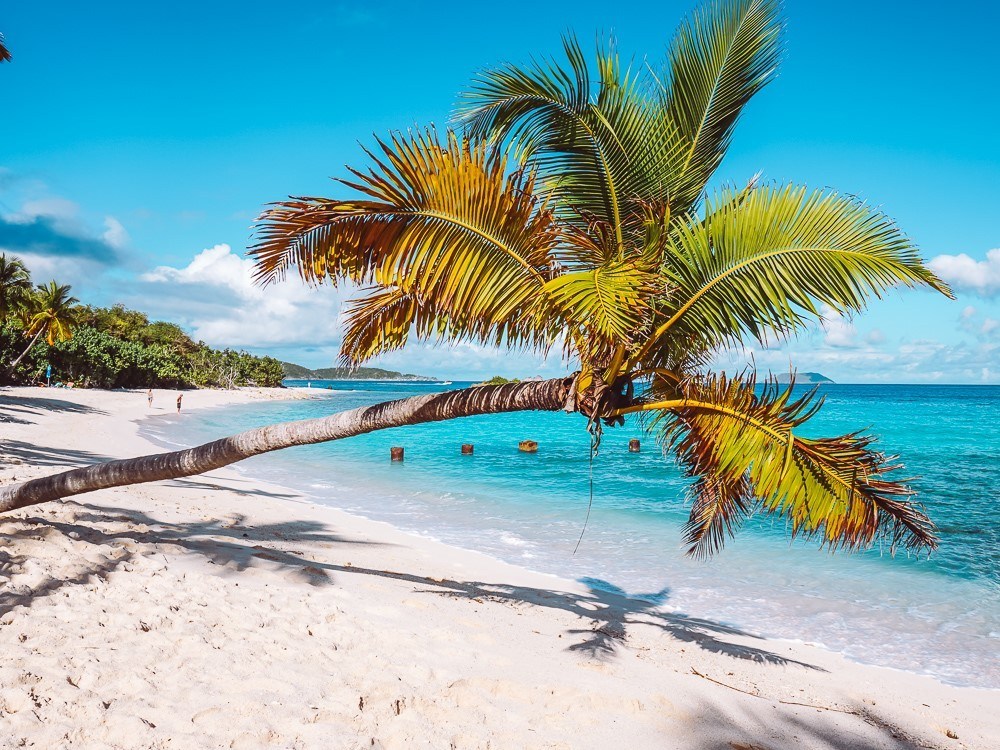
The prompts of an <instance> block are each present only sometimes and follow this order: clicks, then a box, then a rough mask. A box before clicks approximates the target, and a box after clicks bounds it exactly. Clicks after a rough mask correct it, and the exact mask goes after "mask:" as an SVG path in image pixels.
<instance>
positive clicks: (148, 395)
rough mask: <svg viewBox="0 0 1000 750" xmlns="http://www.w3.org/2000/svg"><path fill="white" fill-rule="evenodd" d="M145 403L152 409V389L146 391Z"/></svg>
mask: <svg viewBox="0 0 1000 750" xmlns="http://www.w3.org/2000/svg"><path fill="white" fill-rule="evenodd" d="M146 403H147V404H149V408H150V409H152V408H153V389H152V388H150V389H149V390H148V391H146Z"/></svg>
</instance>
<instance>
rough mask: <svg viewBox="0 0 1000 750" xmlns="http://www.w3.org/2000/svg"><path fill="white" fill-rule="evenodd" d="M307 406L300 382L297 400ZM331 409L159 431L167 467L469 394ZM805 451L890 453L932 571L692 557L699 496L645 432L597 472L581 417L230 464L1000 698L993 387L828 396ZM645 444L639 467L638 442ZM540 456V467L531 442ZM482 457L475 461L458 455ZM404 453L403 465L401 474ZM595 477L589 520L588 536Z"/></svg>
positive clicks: (756, 557) (763, 631)
mask: <svg viewBox="0 0 1000 750" xmlns="http://www.w3.org/2000/svg"><path fill="white" fill-rule="evenodd" d="M286 385H288V386H291V387H303V386H306V385H307V383H306V382H305V381H286ZM311 385H312V389H313V391H315V392H317V393H319V394H320V395H321V396H322V398H318V399H308V400H292V401H267V402H258V403H252V404H247V405H242V406H239V407H223V408H218V409H210V410H203V411H198V412H192V413H188V414H183V415H180V416H171V417H170V418H163V419H157V420H155V421H149V422H148V423H147V424H146V425H145V426H144V432H145V434H147V435H148V436H149V437H151V438H153V439H154V440H155V441H157V442H158V443H160V444H161V445H164V446H168V447H171V448H174V447H177V446H188V445H195V444H198V443H201V442H206V441H208V440H211V439H215V438H218V437H221V436H224V435H228V434H232V433H234V432H238V431H240V430H244V429H249V428H251V427H255V426H259V425H263V424H268V423H272V422H280V421H286V420H293V419H305V418H309V417H316V416H321V415H325V414H330V413H333V412H335V411H340V410H342V409H349V408H353V407H356V406H360V405H364V404H371V403H377V402H379V401H384V400H389V399H395V398H403V397H406V396H412V395H417V394H422V393H427V392H430V391H435V390H447V389H451V388H459V387H462V386H465V385H468V384H467V383H459V382H456V383H453V384H448V385H444V384H440V383H416V382H371V381H312V383H311ZM821 391H822V393H823V394H824V395H825V396H826V405H825V407H824V408H823V410H822V411H821V412H820V414H819V415H818V416H817V417H816V418H815V419H814V420H813V421H812V422H810V424H809V425H808V426H809V428H810V434H815V435H820V434H827V435H834V434H841V433H844V432H848V431H851V430H854V429H857V428H859V427H866V426H867V427H870V429H871V431H872V432H874V433H875V434H877V435H879V436H880V438H881V445H882V446H883V447H884V449H885V450H887V451H888V452H890V453H893V454H898V455H899V456H900V458H901V460H902V461H903V462H904V463H905V465H906V472H905V473H906V475H907V476H911V477H915V478H914V480H913V482H912V485H913V486H914V488H915V489H917V490H918V491H919V493H920V494H919V498H918V499H919V500H920V501H921V502H922V503H923V504H924V506H925V508H926V510H927V512H928V513H929V515H930V516H931V518H932V519H933V520H934V521H935V523H936V524H937V526H938V529H939V532H940V537H941V546H940V549H939V550H937V551H936V552H935V553H934V554H933V555H932V556H930V558H927V557H920V558H917V557H912V556H910V557H907V556H906V555H905V554H904V555H897V556H895V557H892V556H890V555H889V554H888V550H881V549H873V550H870V551H868V552H864V553H860V554H848V553H843V552H839V553H831V552H829V551H826V550H820V549H819V548H818V546H817V544H816V543H815V542H812V543H810V542H808V541H803V540H799V541H794V542H792V541H789V536H788V534H787V532H786V529H785V526H784V522H783V521H780V520H777V521H775V520H769V519H755V520H753V521H752V522H751V523H750V524H749V525H748V526H747V527H746V528H745V529H744V530H743V532H742V533H741V534H740V535H739V537H738V538H737V539H735V540H731V541H729V542H728V543H727V544H726V546H725V548H724V549H723V550H722V552H721V553H720V554H718V555H716V556H715V557H713V558H712V559H711V560H709V561H707V562H705V561H698V560H692V559H690V558H688V557H685V556H684V554H683V548H682V544H681V526H682V525H683V523H684V521H685V519H686V518H687V512H688V508H687V504H686V502H685V491H686V487H687V481H686V480H685V479H684V478H683V477H682V476H681V473H680V471H679V470H678V468H677V467H676V465H675V464H674V463H673V461H672V460H671V459H670V458H665V457H664V456H663V455H662V454H661V453H660V451H659V449H658V447H657V446H656V444H655V442H654V441H653V439H652V438H651V437H649V436H645V435H644V434H643V433H642V432H641V431H640V430H639V429H638V428H637V426H636V424H635V423H634V422H630V423H627V424H626V425H625V426H624V427H620V428H614V429H607V430H605V433H604V439H603V442H602V444H601V449H600V453H599V455H598V456H597V458H596V459H595V460H594V462H593V465H592V466H591V464H590V461H589V444H590V443H589V436H588V435H587V432H586V429H585V421H584V419H583V418H582V417H580V416H579V415H573V414H562V413H558V414H548V413H545V414H536V413H519V414H509V415H493V416H484V417H471V418H467V419H463V420H455V421H452V422H445V423H440V424H433V425H418V426H412V427H405V428H400V429H396V430H389V431H383V432H378V433H373V434H369V435H362V436H358V437H355V438H351V439H349V440H343V441H339V442H335V443H330V444H325V445H317V446H305V447H300V448H292V449H289V450H286V451H280V452H278V453H274V454H270V455H267V456H259V457H256V458H253V459H250V460H248V461H245V462H243V463H242V464H238V465H237V467H236V468H238V469H239V470H240V471H241V472H244V473H245V474H246V475H248V476H251V477H259V478H261V479H265V480H267V481H271V482H275V483H278V484H282V485H284V486H287V487H291V488H294V489H296V490H299V491H301V492H303V493H305V494H306V495H308V496H309V497H311V498H312V499H314V500H315V502H317V503H322V504H327V505H332V506H336V507H338V508H342V509H344V510H347V511H350V512H352V513H355V514H358V515H361V516H365V517H368V518H372V519H376V520H381V521H388V522H389V523H392V524H393V525H395V526H397V527H399V528H402V529H405V530H407V531H411V532H415V533H417V534H421V535H424V536H428V537H432V538H434V539H437V540H440V541H442V542H445V543H448V544H453V545H456V546H459V547H464V548H467V549H473V550H477V551H479V552H483V553H485V554H488V555H492V556H494V557H496V558H499V559H502V560H505V561H507V562H511V563H515V564H519V565H522V566H525V567H528V568H532V569H535V570H539V571H542V572H547V573H553V574H557V575H560V576H563V577H568V578H573V579H576V580H581V581H584V582H585V583H586V584H587V585H589V586H592V587H594V588H600V589H605V590H611V591H619V592H625V593H627V594H629V595H631V596H634V597H638V598H642V599H646V600H649V601H651V602H654V603H656V604H657V605H659V606H661V607H663V608H665V609H667V610H669V611H672V612H676V613H682V614H685V615H688V616H691V617H697V618H703V619H708V620H713V621H717V622H720V623H724V624H727V625H731V626H735V627H738V628H740V629H743V630H746V631H748V632H751V633H755V634H758V635H762V636H771V637H779V638H787V639H794V640H801V641H805V642H809V643H817V644H820V645H823V646H825V647H827V648H829V649H832V650H834V651H838V652H841V653H843V654H845V655H846V656H848V657H849V658H852V659H854V660H857V661H861V662H865V663H870V664H877V665H882V666H887V667H893V668H896V669H901V670H905V671H910V672H915V673H920V674H928V675H932V676H934V677H936V678H938V679H940V680H942V681H944V682H948V683H951V684H956V685H969V686H978V687H989V688H997V689H1000V660H998V657H997V655H998V653H1000V523H998V518H1000V511H998V508H997V506H998V501H1000V387H997V386H938V385H918V386H912V385H825V386H821ZM633 437H637V438H640V439H641V440H642V450H641V451H640V452H639V453H629V451H628V443H629V439H630V438H633ZM526 439H530V440H536V441H538V443H539V448H538V452H537V453H535V454H526V453H521V452H519V451H518V449H517V443H518V442H519V441H520V440H526ZM462 443H473V444H474V445H475V453H474V455H472V456H464V455H461V454H460V445H461V444H462ZM397 445H398V446H403V447H404V448H405V452H406V458H405V461H404V462H402V463H390V461H389V448H390V447H391V446H397ZM591 472H592V478H593V507H592V510H591V512H590V518H589V521H588V522H587V526H586V530H585V531H584V532H583V538H582V541H580V545H579V549H578V550H577V551H576V552H575V553H574V548H575V547H576V545H577V541H578V540H579V539H580V535H581V531H583V529H584V522H585V519H586V517H587V508H588V502H589V499H590V488H591Z"/></svg>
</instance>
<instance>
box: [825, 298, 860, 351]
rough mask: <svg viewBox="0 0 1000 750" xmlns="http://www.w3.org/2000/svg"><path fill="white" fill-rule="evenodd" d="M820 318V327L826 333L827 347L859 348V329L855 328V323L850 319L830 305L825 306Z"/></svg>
mask: <svg viewBox="0 0 1000 750" xmlns="http://www.w3.org/2000/svg"><path fill="white" fill-rule="evenodd" d="M820 316H821V317H820V325H821V326H822V327H823V330H824V331H825V332H826V336H824V337H823V342H824V343H825V344H826V345H827V346H836V347H853V346H857V337H858V329H857V328H855V327H854V323H852V322H851V321H850V319H849V318H846V317H845V316H843V315H841V314H840V313H839V312H837V311H836V310H834V309H833V308H832V307H830V306H829V305H823V307H822V309H821V310H820Z"/></svg>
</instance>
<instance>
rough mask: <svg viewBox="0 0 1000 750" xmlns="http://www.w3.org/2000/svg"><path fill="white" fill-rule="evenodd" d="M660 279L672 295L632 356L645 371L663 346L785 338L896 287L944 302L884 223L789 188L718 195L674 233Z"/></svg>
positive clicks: (829, 198) (833, 197)
mask: <svg viewBox="0 0 1000 750" xmlns="http://www.w3.org/2000/svg"><path fill="white" fill-rule="evenodd" d="M663 271H664V275H665V277H666V283H667V284H669V286H670V287H672V291H671V293H670V294H669V295H668V296H667V298H666V299H665V300H664V301H663V304H661V305H659V306H658V308H657V321H656V324H655V330H654V332H653V333H652V335H651V336H650V337H649V340H648V341H647V342H646V343H645V345H644V346H643V348H642V349H641V351H640V352H639V353H638V354H637V355H636V360H637V361H643V362H645V363H646V364H647V365H652V364H656V363H657V362H656V358H657V356H658V354H657V353H656V352H657V350H658V348H659V347H660V346H662V345H663V343H664V339H667V338H669V337H671V336H681V337H690V336H694V337H699V338H701V339H702V340H703V343H704V345H705V346H707V347H713V346H718V345H721V344H728V343H733V342H737V341H740V340H741V339H742V338H743V336H744V335H745V334H746V333H749V334H750V335H752V336H755V337H757V338H758V339H761V340H763V339H765V338H767V336H768V335H769V334H772V333H777V334H778V335H787V334H789V333H791V332H793V331H795V330H796V329H798V328H799V327H800V326H801V325H802V324H803V323H804V322H806V320H808V318H809V317H812V318H813V319H816V318H817V317H818V316H819V311H820V309H821V305H828V306H829V307H830V308H832V309H833V310H835V311H837V312H839V313H853V312H858V311H860V310H863V309H864V307H865V305H866V303H867V302H868V300H869V298H870V297H873V296H874V297H880V296H881V295H882V294H883V292H884V291H885V290H887V289H889V288H890V287H893V286H895V285H897V284H901V285H905V286H917V285H926V286H929V287H932V288H934V289H937V290H938V291H941V292H943V293H945V294H950V292H949V290H948V287H947V286H946V285H945V284H944V283H943V282H942V281H941V280H940V279H938V278H937V277H936V276H935V275H934V274H933V273H932V272H931V271H930V270H929V269H928V268H927V267H926V266H924V265H923V263H922V262H921V259H920V255H919V254H918V252H917V250H916V248H914V246H913V245H912V243H911V242H910V241H909V239H907V237H906V236H905V235H904V234H903V233H902V232H901V231H900V230H899V229H898V228H897V227H896V225H895V223H894V222H893V221H892V220H891V219H890V218H889V217H887V216H886V215H885V214H883V213H881V212H879V211H875V210H873V209H871V208H870V207H868V206H867V205H865V204H864V203H862V202H861V201H859V200H857V199H855V198H851V197H849V196H843V195H839V194H837V193H834V192H829V191H822V190H808V189H807V188H805V187H797V186H791V185H789V186H785V187H777V186H762V187H753V188H749V189H746V190H743V191H741V192H740V193H738V194H737V193H733V192H731V191H724V192H723V193H722V194H721V195H720V196H719V198H718V199H717V200H716V201H714V202H712V203H710V204H709V205H708V206H707V214H706V217H705V218H704V219H703V220H701V221H697V222H690V223H687V224H682V225H680V226H677V227H675V230H674V234H673V239H672V242H671V244H670V246H669V247H668V248H667V250H666V252H665V253H664V260H663ZM650 354H652V359H651V360H649V361H647V359H648V355H650Z"/></svg>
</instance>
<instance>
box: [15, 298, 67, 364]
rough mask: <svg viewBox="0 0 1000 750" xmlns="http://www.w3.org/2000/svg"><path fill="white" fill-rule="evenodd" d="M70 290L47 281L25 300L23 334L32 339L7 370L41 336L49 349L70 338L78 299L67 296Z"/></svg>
mask: <svg viewBox="0 0 1000 750" xmlns="http://www.w3.org/2000/svg"><path fill="white" fill-rule="evenodd" d="M69 290H70V286H69V284H57V283H56V282H54V281H50V282H49V283H48V284H39V285H38V288H37V290H36V291H35V293H34V294H33V295H31V296H30V297H29V298H28V302H27V305H26V307H25V312H24V323H25V326H24V333H25V335H26V336H31V337H32V338H31V341H30V342H29V344H28V346H27V347H25V349H24V351H23V352H21V354H20V355H19V356H18V358H17V359H15V360H14V361H13V362H11V363H10V368H9V369H10V370H13V369H14V368H15V367H17V365H18V364H19V363H20V362H21V360H22V359H24V357H25V355H26V354H27V353H28V352H29V351H31V347H33V346H34V345H35V342H36V341H38V339H39V338H41V337H42V335H44V336H45V340H46V342H48V345H49V346H52V345H53V344H55V343H56V341H67V340H69V339H71V338H73V327H74V326H75V325H76V316H77V310H76V306H77V305H78V304H79V303H80V300H78V299H77V298H76V297H72V296H70V293H69Z"/></svg>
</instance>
